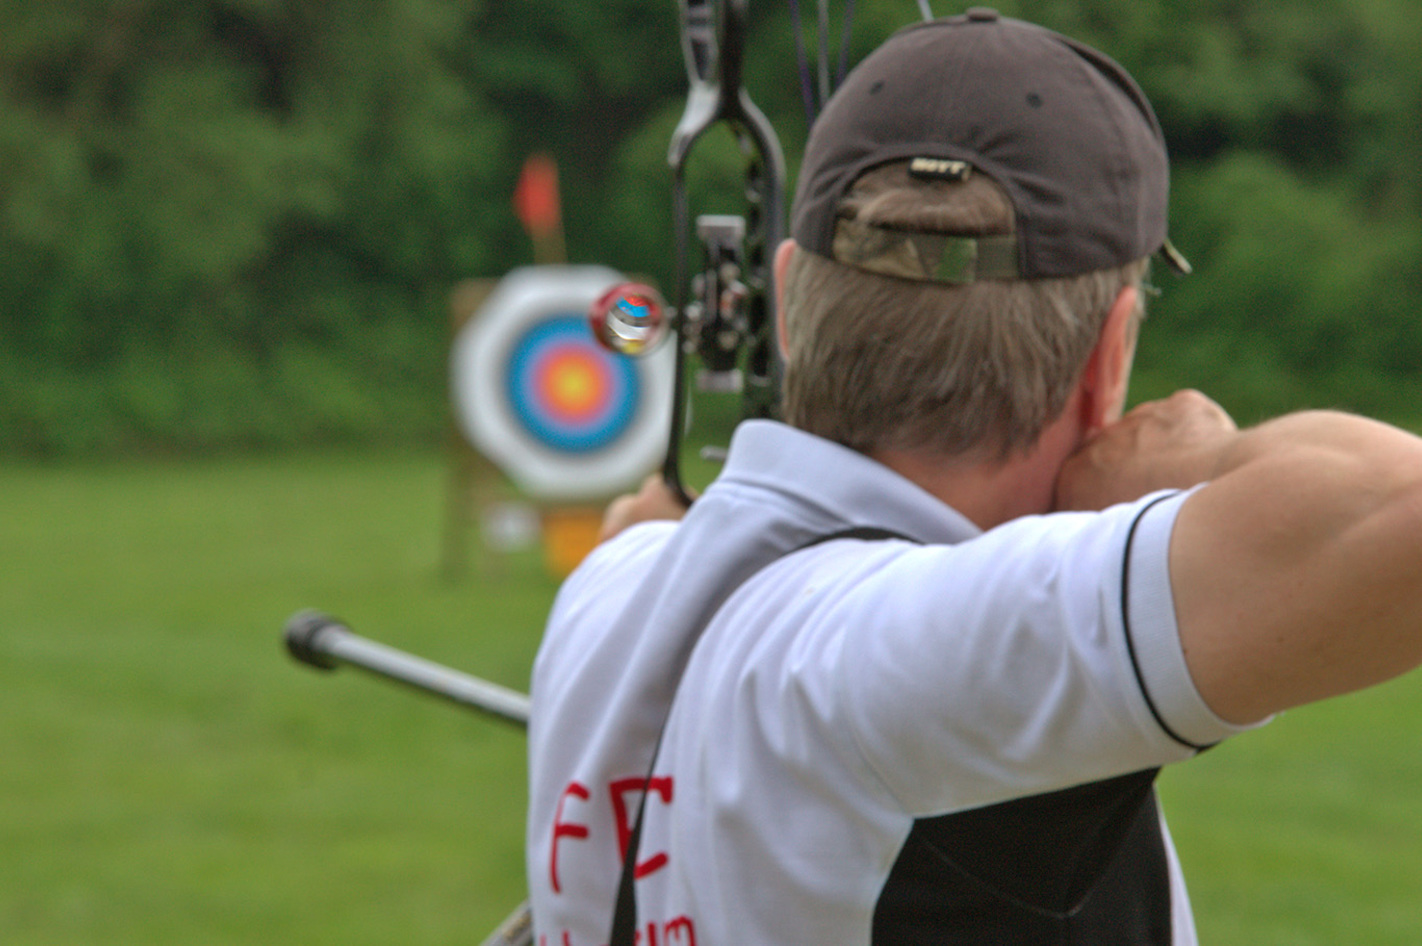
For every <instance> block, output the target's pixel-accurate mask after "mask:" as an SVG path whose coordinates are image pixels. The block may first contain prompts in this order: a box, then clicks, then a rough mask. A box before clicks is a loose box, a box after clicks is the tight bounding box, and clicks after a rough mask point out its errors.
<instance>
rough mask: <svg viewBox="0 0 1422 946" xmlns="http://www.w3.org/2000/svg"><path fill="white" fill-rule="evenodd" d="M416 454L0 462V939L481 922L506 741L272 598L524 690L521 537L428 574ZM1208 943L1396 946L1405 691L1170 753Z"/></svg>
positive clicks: (528, 643)
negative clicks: (290, 625) (291, 621)
mask: <svg viewBox="0 0 1422 946" xmlns="http://www.w3.org/2000/svg"><path fill="white" fill-rule="evenodd" d="M445 487H446V480H445V469H444V465H443V460H442V458H441V457H440V456H438V455H436V454H430V455H409V454H395V455H375V456H368V455H359V456H357V455H335V454H315V455H307V456H298V457H287V458H281V459H244V460H225V461H203V462H196V461H192V462H189V461H182V462H179V461H169V462H149V463H131V464H124V465H113V466H14V465H11V466H0V719H3V721H4V725H3V726H0V943H3V944H6V946H9V944H65V946H69V944H120V943H122V944H134V943H141V944H166V943H173V944H178V943H181V944H185V946H191V944H238V943H252V944H257V943H261V944H271V943H341V944H377V943H378V944H397V943H399V944H433V943H477V942H479V941H480V940H481V939H482V938H483V936H484V935H485V934H486V933H487V932H488V931H489V930H490V929H491V928H492V927H493V925H494V924H495V923H496V922H497V921H498V920H499V919H500V918H501V917H502V916H503V915H504V914H505V913H506V912H507V911H508V910H509V909H510V908H512V906H513V905H514V904H515V903H517V901H518V900H519V899H520V898H521V897H522V893H523V889H522V888H523V877H522V860H521V853H520V852H521V846H522V823H521V822H522V814H523V805H524V798H525V796H524V760H523V749H524V744H523V736H522V735H521V734H520V733H519V732H518V731H517V730H516V729H514V728H512V727H508V726H506V725H503V724H500V723H497V722H492V721H487V720H484V719H481V718H478V717H476V716H473V715H471V714H468V713H465V712H463V711H460V710H458V709H455V708H453V707H449V706H446V705H444V704H441V703H437V702H435V701H433V700H430V699H428V698H424V697H421V696H419V695H417V694H412V693H410V692H407V691H405V690H403V689H401V688H397V687H392V686H390V685H388V684H386V683H383V682H380V681H375V680H372V679H370V678H368V677H366V676H364V675H362V674H359V673H358V672H357V671H354V670H343V671H340V672H337V673H335V674H330V675H319V674H316V673H313V672H311V671H308V670H306V669H305V668H302V667H299V666H297V665H295V664H294V663H292V662H291V661H290V660H289V659H288V658H287V657H286V656H285V655H284V653H283V652H282V649H281V646H280V641H279V636H280V629H281V626H282V624H283V622H284V621H285V619H286V618H287V616H288V615H290V614H291V613H292V612H294V611H296V610H298V609H301V608H305V607H318V608H323V609H326V610H330V611H332V612H335V613H337V614H339V615H341V616H342V617H344V618H345V619H347V620H348V622H349V623H350V624H351V626H352V627H353V628H354V629H356V630H357V631H358V632H360V633H363V634H366V635H368V636H371V637H374V638H377V639H379V640H382V641H385V642H387V643H390V644H392V645H394V646H397V647H401V648H404V649H406V650H410V651H413V652H416V653H419V654H422V655H425V656H428V657H430V658H432V659H435V660H438V661H440V662H442V663H447V664H450V665H452V666H456V667H459V668H461V669H465V670H468V671H470V672H473V673H476V674H478V675H480V676H483V677H487V678H489V679H493V680H496V681H498V682H501V683H504V684H507V685H510V686H514V687H517V688H519V689H523V688H525V687H526V685H527V674H528V669H529V664H530V661H531V658H532V654H533V651H534V648H535V646H536V642H537V637H538V633H539V628H540V624H541V621H542V618H543V614H544V612H545V610H546V608H547V605H548V603H549V601H550V600H551V596H552V594H553V591H554V588H555V583H554V581H553V579H552V578H550V577H549V576H548V575H547V574H546V572H545V571H544V570H543V568H542V565H541V563H540V561H539V560H538V559H537V557H536V556H534V555H520V556H515V557H512V558H508V559H504V560H500V561H498V562H497V563H496V564H497V565H498V568H497V571H496V572H495V573H489V572H488V571H486V572H484V573H483V577H482V578H480V577H478V576H476V577H474V578H473V579H472V580H469V581H465V582H463V583H459V584H448V583H445V582H442V581H441V580H440V579H439V577H438V564H439V550H440V540H441V528H442V514H443V507H444V501H445ZM1162 793H1163V796H1164V799H1165V803H1166V806H1167V811H1168V813H1169V815H1170V817H1171V823H1172V826H1173V829H1174V833H1175V836H1176V841H1177V844H1178V847H1179V849H1180V853H1181V857H1182V860H1183V861H1184V863H1185V866H1186V870H1187V872H1188V874H1189V876H1190V879H1191V885H1192V891H1193V894H1194V898H1195V905H1196V910H1197V914H1198V916H1199V922H1200V926H1201V932H1202V938H1203V940H1204V942H1206V943H1207V944H1216V946H1218V944H1247V946H1271V944H1279V946H1284V944H1288V946H1301V944H1303V946H1306V944H1315V943H1317V944H1350V946H1359V944H1362V946H1367V944H1395V946H1402V944H1408V946H1412V944H1415V943H1417V942H1419V941H1422V683H1419V681H1418V680H1417V679H1403V680H1400V681H1397V682H1395V683H1392V684H1389V685H1388V686H1385V687H1383V688H1380V689H1378V690H1376V691H1373V692H1371V693H1367V694H1363V695H1359V696H1354V697H1350V698H1348V699H1346V700H1342V701H1337V702H1335V703H1333V704H1330V705H1328V706H1321V707H1313V708H1308V709H1305V710H1299V711H1295V712H1292V713H1289V714H1287V715H1286V716H1284V717H1283V718H1281V719H1279V720H1278V721H1276V722H1275V723H1274V724H1273V725H1271V726H1269V727H1267V728H1266V729H1264V730H1263V731H1261V732H1258V733H1252V734H1249V735H1247V736H1245V737H1242V738H1240V739H1238V740H1236V741H1235V742H1233V743H1230V744H1227V745H1225V746H1223V747H1221V748H1219V749H1216V750H1214V751H1212V752H1210V753H1208V754H1206V755H1205V756H1204V757H1203V758H1201V759H1199V760H1197V761H1195V762H1192V763H1190V764H1189V765H1186V766H1183V767H1180V768H1178V769H1177V770H1175V771H1172V772H1170V773H1167V775H1166V776H1165V777H1164V778H1163V782H1162Z"/></svg>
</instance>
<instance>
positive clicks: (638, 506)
mask: <svg viewBox="0 0 1422 946" xmlns="http://www.w3.org/2000/svg"><path fill="white" fill-rule="evenodd" d="M684 515H686V506H684V505H682V502H681V500H680V499H678V498H677V495H676V493H674V492H672V489H671V487H669V486H667V484H666V480H664V479H662V477H661V474H659V473H653V474H652V475H651V476H649V477H647V478H646V479H645V480H643V481H642V488H641V489H640V490H638V491H637V492H636V493H635V494H630V493H629V494H628V495H625V496H619V497H617V498H616V499H614V500H613V501H612V502H611V503H610V504H608V507H607V511H606V512H605V513H603V516H602V528H601V529H600V530H599V531H598V536H597V540H598V541H599V542H606V541H607V540H608V539H610V538H612V537H613V536H615V535H617V534H618V533H619V532H621V531H622V530H623V529H625V528H627V527H628V526H631V525H636V524H637V523H639V522H647V521H649V520H652V519H680V518H681V517H682V516H684Z"/></svg>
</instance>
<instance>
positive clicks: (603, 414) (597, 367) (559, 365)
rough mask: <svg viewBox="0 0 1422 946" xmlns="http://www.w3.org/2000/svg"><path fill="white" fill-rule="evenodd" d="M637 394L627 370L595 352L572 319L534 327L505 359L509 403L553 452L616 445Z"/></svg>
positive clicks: (632, 373)
mask: <svg viewBox="0 0 1422 946" xmlns="http://www.w3.org/2000/svg"><path fill="white" fill-rule="evenodd" d="M639 390H640V389H639V385H638V382H637V372H636V370H635V369H634V368H633V366H632V364H631V363H630V362H629V361H627V360H626V359H625V358H622V359H619V358H617V357H616V356H615V355H613V354H611V353H610V352H607V351H605V350H603V349H602V348H600V347H598V345H597V344H596V342H595V341H594V340H593V338H592V335H591V333H589V332H588V330H587V325H586V323H585V322H584V321H583V319H582V318H581V316H580V315H576V314H570V315H566V316H558V317H555V318H551V319H549V320H548V321H545V322H543V323H541V324H539V325H536V326H534V327H533V328H531V329H530V330H529V331H528V332H526V333H525V334H524V335H523V337H522V338H521V339H520V340H519V341H518V342H517V343H516V344H515V346H514V349H513V352H512V354H511V355H510V358H509V371H508V397H509V403H510V404H511V405H512V406H513V409H514V412H515V413H516V414H517V415H518V417H519V419H520V420H521V421H522V422H523V423H524V424H525V425H526V426H527V428H528V430H529V431H530V432H531V433H532V434H533V435H534V436H535V437H537V438H538V439H539V440H541V441H543V442H544V443H545V444H547V445H548V446H550V447H552V448H554V449H556V450H565V451H568V452H570V453H584V452H588V451H592V450H598V449H601V448H602V447H605V446H607V445H608V444H609V443H611V442H613V441H614V440H616V439H617V438H618V436H620V435H621V434H622V432H623V431H624V430H625V429H626V427H627V424H628V423H629V422H630V421H631V419H632V415H633V412H634V411H635V409H636V405H637V398H638V396H639Z"/></svg>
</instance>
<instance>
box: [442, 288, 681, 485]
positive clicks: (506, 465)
mask: <svg viewBox="0 0 1422 946" xmlns="http://www.w3.org/2000/svg"><path fill="white" fill-rule="evenodd" d="M624 281H625V279H624V277H623V276H622V275H621V274H620V273H618V272H616V271H615V270H612V269H609V268H607V267H605V266H525V267H521V268H519V269H515V270H513V271H512V272H510V273H509V274H508V275H507V276H505V277H504V278H503V279H502V280H500V281H499V284H498V286H497V287H495V289H494V291H493V292H492V293H490V295H489V297H488V299H487V300H485V302H484V304H483V305H481V306H480V307H479V311H478V312H476V313H475V314H474V316H473V317H472V318H470V319H469V321H468V322H467V323H466V324H465V325H464V327H463V328H461V329H460V330H459V334H458V335H456V336H455V338H454V342H453V344H452V345H451V347H450V363H449V367H450V397H451V400H452V402H453V407H454V417H455V424H456V426H457V427H458V428H459V430H460V432H461V433H462V434H464V436H465V437H466V438H468V440H469V442H470V443H471V444H473V445H474V447H475V448H476V449H478V450H479V451H480V452H481V453H483V454H484V455H485V456H486V457H488V458H489V459H490V460H492V461H493V462H494V463H495V464H496V465H497V466H498V467H499V468H500V469H501V470H503V471H504V472H505V473H507V474H508V475H509V477H510V478H511V479H513V481H514V482H515V483H516V484H518V486H519V488H520V489H522V490H523V491H524V492H526V493H527V494H528V495H529V496H532V497H533V498H535V499H544V500H555V501H564V502H567V501H590V500H601V499H606V498H607V497H609V496H613V495H616V494H617V493H619V492H621V491H623V490H624V489H627V488H629V487H631V486H633V485H634V484H636V482H637V481H638V480H640V479H641V478H642V477H644V476H646V475H647V473H649V472H650V471H652V470H654V469H656V468H657V466H658V465H659V464H660V463H661V462H662V460H663V458H664V457H665V455H666V449H667V433H668V430H669V428H670V425H671V400H672V384H673V382H674V380H675V379H674V377H673V376H674V373H675V366H674V364H673V361H672V355H673V352H672V350H671V346H669V345H663V346H661V347H660V348H659V349H658V350H657V351H655V352H653V353H651V354H649V355H645V356H642V357H640V358H637V359H635V360H634V361H633V370H635V371H636V373H637V380H638V382H639V385H640V388H641V397H640V402H639V403H638V404H637V405H636V407H635V409H634V410H635V413H634V414H633V416H632V420H631V422H630V423H629V424H628V426H627V429H626V430H625V431H624V432H623V433H622V435H621V436H619V437H618V438H617V439H616V440H615V441H613V442H612V443H611V444H609V445H607V446H606V447H603V448H601V449H598V450H596V451H592V452H589V453H584V454H570V453H562V452H559V451H557V450H554V449H552V448H550V447H548V446H546V445H544V444H542V443H539V442H538V441H537V440H536V439H534V437H533V435H532V434H530V432H529V431H528V429H527V428H526V427H524V425H523V423H522V422H521V421H520V420H519V419H518V417H517V416H516V415H515V414H514V412H513V409H512V406H511V405H510V404H509V402H508V396H507V394H506V390H507V388H506V377H507V371H508V367H509V366H508V357H509V353H510V350H511V349H512V348H513V346H514V344H515V343H516V342H517V341H518V339H519V338H520V337H522V335H523V334H524V333H525V332H527V331H528V330H529V329H530V328H532V327H533V326H534V325H537V324H538V323H539V322H540V321H542V320H544V319H547V318H549V317H551V316H562V315H566V314H567V313H569V312H587V311H588V309H589V308H590V307H591V306H592V304H593V303H594V302H596V301H597V300H598V298H599V297H601V296H602V294H603V293H604V292H606V291H607V290H608V289H610V288H611V287H612V286H614V285H616V284H617V283H619V282H624ZM588 335H589V340H590V342H591V343H592V344H597V343H596V341H593V340H592V332H591V329H589V333H588ZM613 357H623V356H620V355H614V356H613Z"/></svg>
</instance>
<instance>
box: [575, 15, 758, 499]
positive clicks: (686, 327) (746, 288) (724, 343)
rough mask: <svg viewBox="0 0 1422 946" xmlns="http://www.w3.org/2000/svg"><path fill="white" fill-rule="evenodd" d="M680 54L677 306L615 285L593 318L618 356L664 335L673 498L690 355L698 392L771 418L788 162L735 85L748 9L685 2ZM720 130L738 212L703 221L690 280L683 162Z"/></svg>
mask: <svg viewBox="0 0 1422 946" xmlns="http://www.w3.org/2000/svg"><path fill="white" fill-rule="evenodd" d="M681 13H682V52H683V54H684V56H685V59H686V72H687V79H688V81H689V83H690V88H689V91H688V93H687V97H686V108H685V111H683V113H682V116H681V120H680V121H679V122H678V123H677V126H676V130H675V131H674V132H673V133H672V139H671V146H670V147H669V148H668V151H667V161H668V163H669V164H670V165H671V171H672V213H673V227H674V229H675V231H676V270H675V272H676V296H675V307H674V308H672V309H670V310H664V307H663V305H662V303H661V299H660V298H659V296H658V295H657V293H656V291H655V290H653V289H652V288H650V287H648V286H645V285H641V284H627V285H623V286H619V287H615V288H614V289H613V290H612V291H611V292H609V293H608V294H607V295H606V296H604V297H603V298H602V299H601V300H599V302H598V303H597V304H596V305H595V306H594V307H593V309H592V311H591V312H590V313H589V318H590V321H591V322H592V325H593V330H594V333H595V334H596V335H597V337H598V338H599V339H600V340H601V341H602V342H603V344H605V345H607V346H608V347H609V348H611V349H612V350H614V351H617V352H620V353H622V354H624V355H638V354H642V353H644V352H646V351H648V350H650V349H651V348H652V347H653V346H654V345H655V344H656V342H657V341H658V340H659V339H660V338H661V336H662V335H663V334H665V332H666V331H667V329H668V327H669V328H670V330H671V332H672V334H673V335H674V337H675V345H676V354H675V358H676V374H675V383H674V387H673V393H672V412H671V430H670V431H669V432H668V441H667V454H666V460H665V462H664V463H663V464H662V478H663V479H664V480H665V481H666V483H667V485H668V486H669V487H670V488H671V489H672V490H673V491H674V492H675V493H676V494H677V496H678V497H680V498H681V500H682V501H683V502H684V503H686V504H688V505H690V503H691V496H690V494H689V493H688V492H687V489H686V486H685V485H684V484H683V482H682V473H681V460H680V455H681V447H682V439H683V436H684V434H685V428H686V417H687V388H688V379H687V374H688V371H687V358H688V356H692V357H695V358H696V359H697V360H698V362H699V365H700V367H699V370H698V371H697V372H696V375H695V379H694V380H695V384H696V387H697V389H698V390H700V391H705V392H709V393H719V394H740V395H741V399H742V400H741V417H742V418H749V417H770V416H772V415H773V414H774V413H775V411H776V408H777V400H778V398H779V389H780V370H781V365H780V357H779V352H778V350H777V348H776V342H775V300H774V293H773V287H772V277H771V267H772V259H773V257H774V254H775V248H776V246H777V245H778V244H779V243H780V240H781V237H782V235H783V233H784V222H783V217H784V199H785V198H784V193H785V157H784V155H783V153H782V152H781V150H780V142H779V140H778V139H777V138H776V136H775V130H774V129H773V128H772V127H771V125H770V122H769V121H768V120H767V119H766V117H765V115H764V114H763V113H762V112H761V111H760V109H759V108H757V107H756V106H755V103H753V102H752V101H751V100H750V95H749V94H748V93H747V92H746V90H745V89H744V88H743V87H742V86H741V62H742V59H741V56H742V52H743V50H744V48H745V27H746V0H724V2H721V3H715V2H712V0H682V2H681ZM722 122H724V123H725V124H726V125H727V127H728V128H729V129H730V131H731V132H732V134H733V135H734V136H735V138H736V141H737V142H738V144H739V145H740V149H741V152H742V153H743V154H744V155H745V157H746V166H745V198H746V207H745V212H744V214H741V215H724V214H710V215H702V216H699V217H697V219H696V236H697V238H698V240H699V241H700V244H701V247H702V257H703V261H702V266H701V269H700V270H699V271H698V273H697V274H696V275H695V276H690V275H689V273H690V268H691V267H690V259H689V257H690V253H691V250H690V244H691V239H690V233H689V231H690V226H689V219H688V218H689V217H690V199H689V196H688V193H687V186H686V167H687V163H688V159H689V158H690V155H691V153H692V151H693V149H694V146H695V145H696V142H697V141H698V140H699V139H700V138H701V137H702V135H703V134H704V133H705V132H706V131H708V130H709V129H711V128H712V127H714V126H716V125H718V124H720V123H722Z"/></svg>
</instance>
